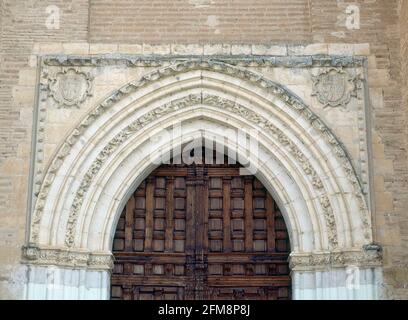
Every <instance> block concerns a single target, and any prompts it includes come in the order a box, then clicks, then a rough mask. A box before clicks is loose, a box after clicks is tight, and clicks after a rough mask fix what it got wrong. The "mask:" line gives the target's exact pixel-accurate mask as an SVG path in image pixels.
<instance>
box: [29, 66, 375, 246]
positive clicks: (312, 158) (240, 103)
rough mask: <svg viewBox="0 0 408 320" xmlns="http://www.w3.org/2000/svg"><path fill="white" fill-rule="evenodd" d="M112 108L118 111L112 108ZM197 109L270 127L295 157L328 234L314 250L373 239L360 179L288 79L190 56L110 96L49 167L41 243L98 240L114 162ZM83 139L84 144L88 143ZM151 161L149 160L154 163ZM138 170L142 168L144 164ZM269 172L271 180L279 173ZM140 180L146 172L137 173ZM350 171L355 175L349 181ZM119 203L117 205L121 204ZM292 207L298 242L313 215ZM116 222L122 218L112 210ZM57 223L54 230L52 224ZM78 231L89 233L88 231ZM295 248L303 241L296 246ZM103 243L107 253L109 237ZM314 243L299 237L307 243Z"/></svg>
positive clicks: (289, 157)
mask: <svg viewBox="0 0 408 320" xmlns="http://www.w3.org/2000/svg"><path fill="white" fill-rule="evenodd" d="M107 110H110V112H109V115H107V114H108V113H107ZM194 110H195V111H196V113H194ZM198 111H199V112H198ZM197 112H198V114H200V115H201V116H204V117H205V118H207V119H213V120H216V119H217V117H218V120H217V122H218V123H223V125H224V126H226V127H228V126H230V127H231V126H232V127H235V128H239V126H240V125H246V126H249V127H251V126H252V127H254V128H256V129H257V130H259V131H260V132H262V134H263V137H262V138H261V139H260V140H262V141H261V142H262V143H261V145H263V146H264V149H265V150H267V151H268V152H269V153H271V154H273V155H274V156H275V158H278V156H277V155H279V156H281V157H282V158H281V159H285V160H281V159H280V162H281V163H284V164H283V165H282V168H285V170H286V171H287V174H288V176H292V178H293V180H294V181H295V183H296V184H297V185H296V188H297V189H299V190H300V191H299V192H300V193H299V194H300V195H302V196H306V194H309V196H308V198H307V199H303V200H300V199H298V201H306V202H307V204H306V205H305V206H304V208H307V210H308V211H309V212H308V214H309V216H310V221H311V222H310V223H311V224H312V225H313V226H314V227H313V228H314V232H316V233H321V234H319V237H320V238H319V239H320V240H316V239H315V243H314V244H313V246H312V247H310V246H309V248H308V250H311V249H314V250H319V249H320V250H327V249H330V248H334V247H336V246H339V247H343V248H345V247H352V246H356V245H362V244H364V243H369V242H370V240H371V226H370V219H369V213H368V210H367V208H366V205H365V202H364V197H363V195H362V191H361V187H360V185H359V182H358V178H357V176H356V174H355V171H354V169H353V167H352V164H351V161H350V159H349V158H348V156H347V153H346V151H345V150H344V148H343V147H342V145H341V143H340V142H339V141H338V140H337V139H336V137H335V136H334V135H333V133H331V131H330V130H329V129H328V128H327V127H326V126H325V125H324V123H323V122H322V121H321V120H320V119H319V118H318V117H317V116H316V115H314V114H313V112H312V111H311V110H310V109H309V108H308V107H307V106H306V105H305V104H304V103H303V102H302V101H301V100H300V99H299V98H298V97H296V96H295V95H293V94H291V93H290V92H289V91H288V90H286V89H285V88H283V87H282V86H280V85H277V84H275V83H274V82H272V81H270V80H267V79H265V78H264V77H263V76H262V75H259V74H256V73H254V72H251V71H248V70H244V69H240V68H237V67H233V66H230V65H228V64H225V63H220V62H214V61H184V62H179V63H176V64H174V65H171V66H168V67H166V68H163V69H160V70H156V71H154V72H152V73H150V74H148V75H146V76H144V77H143V78H142V79H140V80H138V81H132V82H130V83H128V84H127V85H125V86H124V87H122V88H121V89H119V90H117V91H115V92H114V93H113V94H111V95H110V96H109V97H108V98H107V99H105V100H104V101H103V102H102V103H100V104H99V105H98V106H97V107H96V108H95V109H94V110H93V111H92V112H91V113H90V114H89V115H88V116H87V117H86V118H85V119H84V120H83V121H82V122H81V123H80V124H79V125H78V126H77V127H76V128H75V130H74V131H73V132H72V133H71V135H70V136H69V137H68V139H67V140H66V142H65V143H64V144H63V146H62V147H61V149H60V150H59V152H58V154H57V156H56V157H55V158H54V160H53V161H52V163H51V165H50V167H49V169H48V171H47V174H46V177H45V179H44V182H43V184H42V187H41V190H40V193H39V195H38V200H37V203H36V206H35V212H34V219H33V222H32V224H33V225H32V234H31V239H32V241H33V242H38V243H39V244H40V245H41V244H43V245H51V246H64V245H67V246H69V247H72V246H74V247H85V248H86V247H87V246H90V244H86V242H83V241H81V240H80V238H81V237H82V238H84V237H86V235H88V232H90V231H89V228H91V226H90V225H89V224H88V225H89V227H88V229H87V228H86V227H84V225H85V222H86V221H88V222H89V221H91V220H92V219H93V218H91V213H89V214H88V212H93V211H92V210H91V209H90V208H91V207H94V208H95V207H96V206H97V204H96V201H97V200H96V199H97V198H98V197H99V196H97V194H99V195H101V194H103V192H104V190H103V189H104V184H103V183H104V182H107V181H108V179H110V177H111V176H112V175H114V174H115V170H113V169H112V168H116V169H117V168H119V167H120V165H121V161H125V159H126V157H128V156H130V155H129V154H127V155H126V152H125V151H124V150H125V149H124V146H125V145H128V146H129V150H131V151H129V152H135V150H137V148H136V145H138V144H140V145H141V143H142V142H141V141H142V140H143V138H142V136H141V131H144V132H151V133H153V132H154V131H155V130H158V128H159V127H163V126H169V125H170V124H171V123H173V122H174V121H176V120H180V119H183V120H184V121H189V120H190V121H192V119H196V118H197ZM215 114H218V116H216V115H215ZM141 129H143V130H141ZM190 133H191V134H192V133H194V130H191V132H190ZM80 139H81V140H82V141H81V142H82V143H81V144H79V143H78V141H79V140H80ZM132 143H133V145H132ZM276 146H279V148H277V147H276ZM280 148H281V149H280ZM138 152H141V151H138ZM120 159H121V160H120ZM142 159H143V158H139V160H140V166H141V167H143V163H144V162H146V161H147V160H146V159H144V160H143V161H144V162H143V161H142ZM277 162H279V161H277ZM148 166H149V164H148V163H146V164H145V167H146V168H147V167H148ZM102 169H103V170H102ZM111 169H112V170H111ZM109 170H110V171H109ZM291 170H295V171H298V172H291ZM108 171H109V172H110V175H109V174H107V172H108ZM260 171H261V173H262V174H264V173H265V172H266V171H267V170H266V169H264V170H263V171H262V168H260ZM63 172H67V173H63ZM137 172H138V174H139V175H140V173H141V172H142V171H137ZM264 176H265V179H268V178H269V179H270V178H271V177H273V176H272V175H270V174H269V176H267V175H266V174H265V175H264ZM72 177H76V178H75V179H74V180H73V178H72ZM98 177H99V178H98ZM101 177H104V178H103V179H102V178H101ZM302 177H303V178H302ZM304 177H307V180H308V181H306V180H304ZM132 178H133V179H134V178H139V176H138V175H137V174H136V173H134V174H133V175H132ZM343 178H347V183H346V182H345V181H344V179H343ZM98 179H99V180H98ZM275 180H276V181H275V184H273V183H272V182H271V181H266V182H267V183H269V185H270V188H271V189H274V190H271V192H274V193H275V194H278V195H280V197H285V196H284V193H283V191H282V190H281V191H278V190H277V188H279V185H278V182H279V178H276V177H275ZM101 181H102V182H101ZM103 181H104V182H103ZM282 181H283V180H282ZM128 187H129V186H128ZM135 187H136V186H134V185H133V186H132V188H135ZM280 188H282V189H283V190H286V191H288V189H287V188H288V186H285V185H283V184H281V186H280ZM73 190H75V191H74V194H73V195H72V194H71V193H72V191H73ZM302 190H303V191H302ZM126 192H127V193H128V192H129V190H127V191H123V192H122V194H121V195H120V196H119V195H118V194H115V196H113V195H110V199H111V200H112V201H113V200H115V201H116V202H120V201H122V200H123V199H121V197H123V196H124V193H126ZM340 194H343V196H340ZM102 198H103V197H101V199H102ZM108 198H109V197H108ZM118 198H119V199H120V201H119V200H118ZM103 199H107V198H106V197H105V198H103ZM289 199H290V197H288V198H287V200H286V202H285V201H284V200H283V199H281V203H282V206H283V207H285V206H288V207H289V206H290V205H291V203H290V200H289ZM292 201H294V199H292ZM85 203H86V204H85ZM107 205H109V206H108V207H112V205H111V204H108V203H107ZM118 207H119V205H115V208H116V209H115V210H118ZM282 209H283V211H284V212H285V211H286V212H287V214H286V219H287V220H293V221H287V222H288V224H289V225H291V226H293V228H292V235H291V239H292V240H293V239H300V238H302V232H306V231H305V230H302V229H305V228H306V226H305V222H303V223H302V221H301V219H297V221H295V220H296V217H295V215H294V213H289V212H288V211H290V210H291V209H288V210H285V208H282ZM355 210H358V211H359V212H360V214H359V217H356V216H355V214H354V213H355ZM292 211H293V210H292ZM319 212H322V213H323V216H324V221H325V222H324V224H325V226H323V227H322V226H319V221H320V220H321V217H320V215H319ZM117 214H118V212H116V211H115V212H114V213H113V215H116V216H117ZM106 219H108V220H109V221H110V223H111V224H113V223H114V222H113V220H114V219H113V218H112V217H109V218H107V217H105V220H106ZM356 220H359V221H360V222H358V221H357V222H356ZM78 222H80V223H79V225H78ZM54 224H55V225H56V227H55V228H52V230H53V231H52V232H49V231H47V230H49V229H50V226H51V225H54ZM105 229H106V228H105ZM108 229H109V228H108ZM75 230H81V237H80V236H78V235H76V234H75ZM325 230H326V231H325ZM60 232H63V234H65V236H64V240H63V242H65V244H63V243H61V240H60V238H59V237H57V236H56V234H58V233H60ZM289 232H291V230H289ZM295 232H296V233H297V234H296V235H295V234H294V233H295ZM339 232H340V233H341V234H342V235H341V237H339ZM53 234H54V236H53ZM82 234H83V235H84V236H82ZM361 234H364V237H363V238H361ZM40 235H41V236H40ZM104 236H106V235H104ZM324 238H327V239H328V241H326V240H324ZM322 239H323V240H322ZM319 241H320V244H317V243H316V242H319ZM326 242H327V244H325V243H326ZM292 247H295V248H296V247H297V246H293V244H292ZM99 249H100V250H107V244H105V245H104V246H103V247H102V248H99ZM305 249H306V248H305V247H304V245H303V248H302V244H300V243H299V247H298V250H305Z"/></svg>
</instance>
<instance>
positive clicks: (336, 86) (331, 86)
mask: <svg viewBox="0 0 408 320" xmlns="http://www.w3.org/2000/svg"><path fill="white" fill-rule="evenodd" d="M313 95H315V96H317V99H318V100H319V102H320V103H322V104H323V105H324V107H327V106H330V107H337V106H343V107H345V106H346V104H347V103H349V102H350V100H351V97H352V96H354V95H355V83H354V79H353V78H352V77H350V76H349V75H348V73H347V72H346V71H344V70H341V69H337V68H330V69H329V70H325V71H323V72H320V73H319V75H318V76H317V77H313Z"/></svg>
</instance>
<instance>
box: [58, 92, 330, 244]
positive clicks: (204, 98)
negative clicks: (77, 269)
mask: <svg viewBox="0 0 408 320" xmlns="http://www.w3.org/2000/svg"><path fill="white" fill-rule="evenodd" d="M198 103H203V104H207V105H211V106H212V107H216V108H220V109H222V110H228V111H230V112H232V113H234V114H236V115H240V116H243V117H244V118H245V119H247V120H248V121H251V122H253V123H255V124H257V125H259V126H261V127H263V128H265V129H266V130H267V132H268V133H269V134H271V135H273V136H275V137H276V138H277V140H278V141H279V142H280V143H281V147H282V148H286V149H288V151H289V152H290V153H291V154H292V155H293V156H294V158H295V159H296V161H297V162H298V163H299V166H300V167H301V168H302V169H303V171H304V173H305V175H306V176H308V177H310V179H311V184H312V186H313V187H314V188H315V189H316V190H317V191H318V192H320V193H322V196H321V205H322V208H323V213H324V216H325V221H326V227H327V230H328V238H329V242H330V246H331V247H332V248H335V247H337V244H338V241H337V229H336V223H335V218H334V214H333V209H332V207H331V204H330V201H329V198H328V196H327V192H326V190H325V189H324V186H323V182H322V181H321V179H320V178H319V176H318V174H317V172H316V170H315V169H314V168H313V166H312V165H311V163H310V162H309V160H308V159H307V158H306V156H305V155H304V154H303V153H302V152H301V151H300V149H299V148H298V147H297V146H296V144H295V143H294V142H292V141H291V140H290V139H289V138H288V137H287V135H286V134H285V133H284V132H283V131H282V130H281V129H279V128H277V127H276V126H275V125H273V124H272V123H271V122H270V121H268V119H266V118H265V117H263V116H261V115H259V114H257V113H256V112H254V111H252V110H250V109H248V108H246V107H244V106H242V105H239V104H238V103H236V102H234V101H231V100H228V99H224V98H221V97H218V96H214V95H209V94H204V95H201V94H192V95H189V96H186V97H184V98H181V99H178V100H175V101H172V102H170V103H167V104H165V105H162V106H159V107H157V108H155V109H154V110H152V111H150V112H148V113H146V114H145V115H143V116H141V117H140V118H139V119H137V120H136V121H135V122H133V123H132V124H130V125H129V126H127V127H126V128H125V129H123V130H122V131H121V132H120V133H119V134H117V135H116V136H115V137H114V138H113V139H112V140H111V141H110V142H109V143H108V144H107V145H106V146H105V147H104V149H103V150H102V151H101V152H100V153H99V155H98V156H97V158H96V160H95V161H94V162H93V163H92V165H91V167H90V168H89V169H88V171H87V173H86V174H85V177H84V179H83V180H82V182H81V184H80V187H79V189H78V190H77V191H76V194H75V198H74V201H73V204H72V207H71V211H70V215H69V218H68V222H67V227H66V234H65V243H66V245H67V246H68V247H72V246H73V245H74V238H75V227H76V223H77V218H78V213H79V211H80V209H81V206H82V203H83V199H84V197H85V195H86V193H87V191H88V189H89V187H90V185H91V182H92V180H93V179H94V177H95V176H96V174H97V173H98V172H99V170H100V169H101V167H102V165H103V164H104V163H105V162H106V160H107V159H108V158H109V156H110V155H111V154H112V153H113V152H114V151H115V150H116V149H117V148H119V147H120V145H122V144H123V143H124V142H125V141H126V140H127V139H128V138H129V137H130V136H132V135H133V134H134V133H136V132H137V131H139V130H140V129H142V128H143V127H144V126H146V125H147V124H149V123H150V122H152V121H154V120H157V119H159V118H160V117H162V116H164V115H166V114H169V113H172V112H174V111H176V110H180V109H183V108H186V107H189V106H193V105H195V104H198Z"/></svg>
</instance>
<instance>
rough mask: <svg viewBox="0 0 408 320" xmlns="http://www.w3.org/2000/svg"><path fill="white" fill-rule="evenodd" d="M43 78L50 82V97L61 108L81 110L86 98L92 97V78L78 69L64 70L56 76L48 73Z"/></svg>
mask: <svg viewBox="0 0 408 320" xmlns="http://www.w3.org/2000/svg"><path fill="white" fill-rule="evenodd" d="M43 77H46V78H47V81H48V87H47V89H48V95H49V96H50V97H52V98H53V99H54V100H55V101H56V102H57V103H58V106H59V107H60V108H61V107H66V108H71V107H77V108H79V107H80V105H81V104H82V103H83V102H84V101H85V100H86V98H87V97H88V96H91V95H92V94H91V90H92V80H93V78H92V76H91V75H90V74H89V73H86V72H82V71H79V70H78V69H77V68H64V69H63V70H62V71H61V72H57V73H56V74H55V75H49V74H48V73H46V74H45V75H43Z"/></svg>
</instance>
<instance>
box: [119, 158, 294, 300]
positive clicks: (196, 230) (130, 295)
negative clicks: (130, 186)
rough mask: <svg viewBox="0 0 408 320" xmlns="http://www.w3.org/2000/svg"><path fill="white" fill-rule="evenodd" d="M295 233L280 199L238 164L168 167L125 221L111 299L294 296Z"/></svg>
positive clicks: (141, 190)
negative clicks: (244, 173) (289, 229)
mask: <svg viewBox="0 0 408 320" xmlns="http://www.w3.org/2000/svg"><path fill="white" fill-rule="evenodd" d="M289 252H290V247H289V239H288V233H287V230H286V226H285V223H284V220H283V218H282V215H281V213H280V212H279V209H278V207H277V206H276V205H275V203H274V201H273V199H272V197H271V196H270V194H269V193H268V192H267V191H266V189H265V188H264V186H263V185H262V184H261V183H260V182H259V181H258V180H257V179H256V178H255V177H254V176H241V175H240V173H239V166H237V165H234V166H231V165H205V164H204V165H191V166H187V165H163V166H161V167H159V168H158V169H156V170H155V171H154V172H153V173H152V174H151V175H150V176H149V177H148V178H147V179H146V180H145V181H143V183H142V184H141V185H140V186H139V187H138V189H137V190H136V192H135V193H134V194H133V196H132V197H131V198H130V199H129V201H128V203H127V205H126V207H125V209H124V210H123V213H122V215H121V217H120V219H119V222H118V226H117V230H116V234H115V238H114V242H113V254H114V257H115V263H114V271H113V274H112V278H111V298H112V299H126V300H139V299H141V300H143V299H149V300H174V299H176V300H184V299H187V300H202V299H213V300H216V299H227V300H229V299H236V300H241V299H268V300H269V299H271V300H275V299H290V297H291V290H290V285H291V280H290V276H289V266H288V262H287V260H288V255H289Z"/></svg>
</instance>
